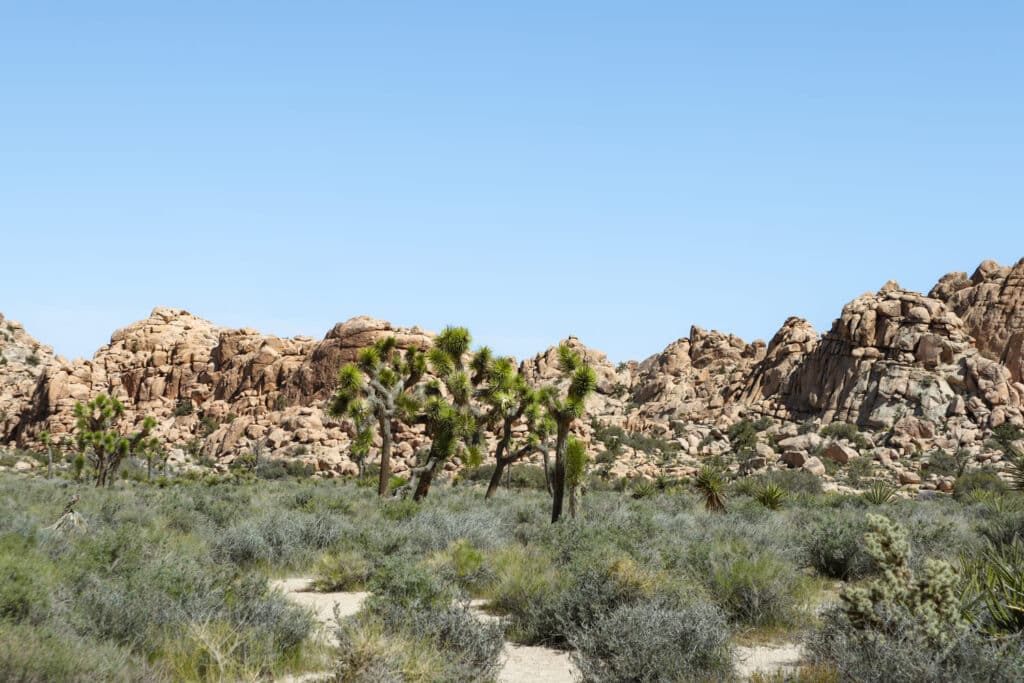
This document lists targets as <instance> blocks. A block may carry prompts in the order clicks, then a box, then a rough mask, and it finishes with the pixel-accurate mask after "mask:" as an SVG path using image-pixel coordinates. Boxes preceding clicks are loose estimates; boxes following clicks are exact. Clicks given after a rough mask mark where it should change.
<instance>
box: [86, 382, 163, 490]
mask: <svg viewBox="0 0 1024 683" xmlns="http://www.w3.org/2000/svg"><path fill="white" fill-rule="evenodd" d="M74 416H75V426H76V434H75V440H76V444H77V446H78V449H79V450H80V451H81V452H82V453H83V454H84V455H85V456H86V457H87V458H88V459H89V463H90V464H91V465H92V468H93V471H94V472H95V473H96V486H97V487H103V486H106V485H108V484H110V483H111V482H112V481H113V480H114V478H115V477H116V475H117V470H118V468H119V467H120V466H121V462H122V461H123V460H124V459H125V458H126V457H128V456H129V455H136V454H141V453H145V452H147V451H150V450H155V449H156V448H157V447H158V446H159V443H158V442H157V441H156V440H155V439H153V438H152V437H151V436H150V434H151V433H152V431H153V429H154V428H155V427H156V420H154V419H153V418H152V417H146V418H144V419H143V420H142V425H141V429H140V430H139V431H137V432H134V433H131V434H123V433H122V432H121V431H120V430H119V429H118V428H117V423H118V421H120V420H121V418H122V417H124V405H123V404H122V403H121V402H120V401H118V400H117V399H116V398H114V397H113V396H109V395H107V394H100V395H99V396H97V397H96V398H94V399H92V400H91V401H89V402H87V403H82V402H80V401H79V402H77V403H75V407H74Z"/></svg>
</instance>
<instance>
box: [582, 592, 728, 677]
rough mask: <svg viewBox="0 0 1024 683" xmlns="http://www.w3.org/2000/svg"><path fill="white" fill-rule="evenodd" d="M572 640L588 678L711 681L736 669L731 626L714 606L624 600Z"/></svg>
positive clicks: (585, 675)
mask: <svg viewBox="0 0 1024 683" xmlns="http://www.w3.org/2000/svg"><path fill="white" fill-rule="evenodd" d="M570 640H571V644H572V645H573V647H574V648H575V649H576V652H575V653H574V655H573V659H574V660H575V662H576V664H577V666H578V667H579V670H580V674H581V675H582V676H583V679H584V680H586V681H666V682H668V681H672V682H675V681H712V680H728V679H729V677H730V674H731V673H732V663H731V659H730V646H729V629H728V627H727V625H726V622H725V619H724V617H723V616H722V614H721V612H720V611H718V610H717V609H716V608H715V607H714V606H713V605H708V604H696V605H692V606H687V607H681V606H680V607H675V608H666V607H663V606H661V605H659V604H651V603H642V604H637V605H626V606H622V607H619V608H617V609H614V610H613V611H611V612H608V613H606V614H603V615H601V616H600V617H599V618H598V619H597V620H596V621H595V622H593V623H591V624H589V625H588V626H587V627H585V628H582V629H579V630H576V631H574V632H573V634H572V636H571V639H570Z"/></svg>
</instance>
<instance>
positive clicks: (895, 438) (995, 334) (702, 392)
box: [0, 260, 1024, 488]
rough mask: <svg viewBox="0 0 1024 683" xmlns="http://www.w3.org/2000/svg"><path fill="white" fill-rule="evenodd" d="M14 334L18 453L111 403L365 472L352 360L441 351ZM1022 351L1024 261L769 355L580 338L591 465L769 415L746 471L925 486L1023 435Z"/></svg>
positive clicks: (626, 460) (341, 331)
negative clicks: (613, 445)
mask: <svg viewBox="0 0 1024 683" xmlns="http://www.w3.org/2000/svg"><path fill="white" fill-rule="evenodd" d="M0 331H2V333H3V336H2V337H0V351H2V354H3V355H2V357H3V359H4V360H5V361H6V362H5V363H3V364H0V411H3V412H2V413H0V415H3V416H5V417H4V421H0V443H2V442H12V443H17V444H18V445H21V446H24V447H31V446H33V445H37V440H38V436H39V434H40V433H41V432H42V431H43V430H47V431H49V432H50V433H51V434H53V435H54V438H55V440H57V441H59V440H60V439H62V438H66V437H68V436H69V435H70V434H71V431H72V429H73V426H74V420H73V417H72V408H73V406H74V403H75V402H76V401H80V400H86V399H88V398H90V397H92V396H95V395H96V394H98V393H103V392H106V393H111V394H112V395H114V396H117V397H118V398H120V399H121V400H122V402H124V403H125V405H126V406H127V409H128V410H127V413H126V417H125V425H124V427H125V428H127V429H130V428H132V427H134V426H135V425H137V424H138V423H139V422H140V421H141V419H142V418H143V417H144V416H146V415H152V416H154V417H156V418H157V419H158V421H159V427H158V430H157V434H158V436H160V437H161V438H163V439H164V440H165V441H166V442H167V443H168V444H170V445H171V446H173V447H175V448H176V449H177V450H176V457H177V458H179V459H183V458H184V455H183V454H184V452H186V451H187V452H189V453H190V454H191V456H192V459H193V460H194V459H198V458H208V459H209V460H210V461H212V462H214V463H215V465H216V466H217V467H219V468H223V467H226V466H227V465H228V464H229V463H230V462H231V461H232V460H233V459H234V458H235V457H237V456H238V455H239V454H241V453H243V452H251V451H253V450H256V449H258V450H261V451H263V452H265V453H268V454H271V455H276V456H283V457H291V458H301V459H303V460H305V461H306V462H307V463H308V464H310V465H311V466H312V468H313V469H315V470H316V471H317V472H318V473H319V474H320V476H340V475H345V474H351V473H352V472H354V470H355V466H354V464H353V463H352V462H350V461H349V459H348V455H347V453H348V445H349V439H350V436H351V434H350V432H349V429H350V428H349V426H348V425H346V424H343V423H336V422H333V421H331V420H330V419H328V418H327V416H326V415H325V413H324V403H325V400H326V398H327V397H328V396H329V394H330V392H331V389H332V384H333V381H334V377H335V374H336V372H337V370H338V368H339V367H340V366H341V365H342V364H344V363H345V362H348V361H351V360H354V358H355V356H356V354H357V353H358V351H359V349H361V348H364V347H366V346H368V345H370V344H372V343H373V342H374V341H375V340H376V339H379V338H380V337H382V336H386V335H395V336H396V337H397V338H398V341H399V346H400V347H402V348H408V347H417V348H425V347H427V346H428V345H429V344H430V342H431V339H432V335H431V333H429V332H427V331H424V330H422V329H419V328H393V327H392V326H391V324H390V323H387V322H384V321H379V320H374V319H372V318H368V317H359V318H354V319H351V320H348V321H346V322H343V323H339V324H338V325H336V326H335V327H334V328H332V329H331V330H330V331H329V332H328V333H327V335H326V336H325V337H324V338H323V339H322V340H319V341H317V340H315V339H313V338H310V337H292V338H281V337H276V336H273V335H266V334H262V333H260V332H258V331H256V330H252V329H227V328H222V327H218V326H216V325H214V324H213V323H210V322H208V321H206V320H203V319H201V318H198V317H196V316H193V315H192V314H190V313H188V312H186V311H182V310H180V309H173V308H156V309H154V310H153V312H152V313H151V314H150V316H149V317H148V318H146V319H145V320H141V321H139V322H136V323H133V324H132V325H129V326H128V327H125V328H123V329H121V330H118V331H116V332H115V333H114V334H113V335H112V336H111V341H110V343H109V344H107V345H105V346H103V347H101V348H100V349H99V350H98V351H97V352H96V354H95V355H94V356H93V358H92V359H90V360H75V361H67V360H66V359H63V358H59V357H54V356H53V354H52V351H50V349H48V348H47V347H43V346H41V345H40V344H39V343H38V342H36V341H35V340H33V339H32V338H31V337H29V336H28V335H27V334H25V332H24V330H23V329H22V328H21V326H20V325H17V324H16V323H10V321H4V320H3V318H2V317H0ZM1022 342H1024V260H1022V261H1021V262H1019V263H1017V264H1016V265H1015V266H1013V267H1002V266H999V265H998V264H995V263H994V262H990V261H986V262H984V263H982V264H981V266H979V268H978V269H977V270H976V271H975V273H974V274H973V275H972V276H971V277H970V278H968V277H967V276H966V274H964V273H951V274H949V275H946V276H944V277H943V278H942V279H941V280H940V281H939V283H938V284H937V285H936V286H935V287H934V288H933V289H932V291H931V292H930V293H929V295H927V296H925V295H923V294H921V293H917V292H913V291H909V290H905V289H903V288H901V287H899V285H898V284H896V283H895V282H889V283H887V284H886V285H885V286H884V287H883V288H882V289H880V290H879V291H878V292H874V293H868V294H864V295H862V296H860V297H858V298H857V299H855V300H853V301H851V302H850V303H848V304H847V305H846V306H844V307H843V309H842V312H841V314H840V316H839V318H837V319H836V321H835V322H834V323H833V325H832V327H831V329H830V330H829V331H828V332H826V333H825V334H823V335H819V334H818V333H817V332H816V331H815V330H814V328H813V327H812V326H811V325H810V324H809V323H807V322H806V321H804V320H802V319H799V318H790V319H789V320H787V321H786V322H785V323H784V324H783V326H782V327H781V329H780V330H779V331H778V332H777V333H776V334H775V335H774V337H773V338H772V340H771V341H770V342H769V343H768V344H767V345H765V344H764V342H762V341H760V340H757V341H754V342H751V343H747V342H745V341H743V340H742V339H739V338H738V337H735V336H733V335H729V334H724V333H721V332H717V331H705V330H703V329H701V328H699V327H693V328H691V330H690V335H689V337H686V338H682V339H679V340H677V341H675V342H673V343H671V344H670V345H669V346H668V347H666V349H665V350H664V351H662V352H660V353H658V354H655V355H653V356H651V357H650V358H648V359H646V360H644V361H642V362H634V361H631V362H628V363H621V364H619V365H614V364H612V363H611V362H610V361H609V360H608V358H607V357H606V356H605V355H604V354H603V353H601V352H599V351H596V350H594V349H589V348H587V347H586V346H585V345H583V343H582V342H580V340H578V339H576V338H570V339H568V340H567V343H569V344H570V345H571V346H573V347H574V348H575V349H576V350H578V351H579V352H580V353H581V354H582V355H583V356H584V357H585V358H586V359H587V361H588V362H589V363H591V365H592V366H593V367H594V368H595V369H596V371H597V374H598V387H597V391H596V393H595V394H594V396H593V397H592V398H591V399H590V402H589V404H588V418H590V419H591V422H588V423H582V422H581V423H580V425H579V426H578V430H577V431H578V432H579V435H580V436H581V437H583V438H584V439H586V440H587V441H588V442H589V443H590V447H591V451H592V454H594V455H597V454H598V453H600V452H603V451H605V449H606V447H608V444H607V443H603V442H602V441H601V438H604V437H603V436H601V435H600V434H598V433H597V431H595V427H599V428H602V429H603V428H608V427H611V428H618V429H621V430H623V433H625V434H636V435H640V436H642V437H643V439H644V440H636V439H633V440H632V442H631V443H629V444H626V445H624V446H622V445H620V446H619V447H618V448H617V450H616V452H615V462H613V463H610V466H609V467H607V471H608V473H609V474H611V475H613V476H635V475H642V476H652V477H653V476H655V475H657V474H659V473H668V474H670V475H680V474H682V475H685V474H689V473H691V472H692V471H693V470H694V469H695V468H696V467H697V466H698V465H699V463H700V460H701V458H703V457H704V456H708V455H718V454H725V453H729V452H732V451H735V450H737V449H736V447H735V446H736V444H733V443H732V442H731V441H732V439H735V438H736V435H735V434H733V435H732V437H730V427H732V426H734V425H736V424H737V423H739V422H740V421H741V420H748V421H753V420H757V421H758V423H759V424H760V425H761V426H760V430H759V431H760V433H759V435H758V436H757V439H756V444H754V446H753V447H750V446H749V444H748V447H747V450H748V451H749V452H744V453H743V454H742V457H743V459H744V462H742V463H740V462H736V463H734V464H733V467H743V468H745V469H747V470H750V469H758V468H763V467H768V468H772V467H802V468H804V469H808V470H810V471H814V472H816V473H822V472H824V470H825V466H824V465H823V464H822V458H824V459H825V460H826V461H828V460H832V461H834V462H841V463H844V464H845V463H848V462H849V461H850V460H851V459H853V458H856V457H859V456H863V455H869V456H871V457H872V458H873V459H874V460H875V461H877V462H878V463H879V464H880V466H883V467H885V468H887V469H889V470H890V471H892V472H893V473H894V476H896V477H898V478H899V480H900V481H901V482H903V480H904V479H906V480H908V482H909V484H910V485H916V483H917V482H914V481H913V480H914V479H915V477H916V478H917V479H918V481H920V476H917V474H916V471H915V467H917V468H918V469H919V468H920V463H917V464H916V465H915V464H914V463H911V462H909V461H907V458H908V457H910V456H911V455H912V454H914V453H920V452H923V451H927V450H928V449H931V448H935V447H941V448H968V449H973V451H974V452H975V454H976V455H977V457H978V458H979V459H985V458H989V459H991V458H992V457H997V456H996V455H994V454H992V453H990V452H987V450H986V446H985V440H986V438H987V437H988V435H989V434H990V433H991V430H992V429H994V428H997V427H999V426H1000V425H1002V424H1006V423H1009V424H1014V425H1022V424H1024V415H1022V405H1021V404H1022V399H1024V384H1022V383H1021V370H1022V368H1021V362H1022V359H1021V356H1022ZM30 357H31V358H33V359H34V361H32V362H31V363H30V362H29V358H30ZM521 372H522V373H523V374H524V376H525V377H526V378H527V379H528V380H529V381H531V382H533V383H535V384H539V383H544V382H549V381H552V380H555V379H556V378H557V377H558V371H557V354H556V352H555V349H554V347H552V348H550V349H548V350H547V351H545V352H543V353H540V354H538V355H537V356H534V357H533V358H529V359H526V360H524V361H523V362H522V363H521ZM835 422H843V423H849V424H851V425H855V426H856V427H857V428H859V429H860V430H862V431H863V433H864V434H863V437H861V442H860V443H858V444H856V445H855V444H852V443H850V442H849V441H848V440H846V441H844V440H842V439H823V438H821V437H818V435H817V434H814V433H811V434H808V433H807V430H808V427H807V425H812V426H813V428H814V429H818V428H820V427H822V426H824V425H828V424H829V423H835ZM598 437H601V438H598ZM423 443H424V437H423V435H422V431H421V430H419V429H415V428H403V429H401V430H400V431H399V432H398V434H397V439H396V453H395V459H396V463H395V464H396V471H397V472H398V473H402V472H403V471H405V470H406V469H408V467H409V466H410V465H411V464H412V463H411V461H412V458H413V455H414V453H415V451H416V449H417V448H419V447H420V446H422V445H423ZM459 466H460V463H458V462H454V463H450V464H449V468H450V469H456V468H458V467H459ZM908 482H903V483H908ZM924 484H925V485H928V482H924ZM935 487H936V488H941V487H940V486H938V484H936V486H935Z"/></svg>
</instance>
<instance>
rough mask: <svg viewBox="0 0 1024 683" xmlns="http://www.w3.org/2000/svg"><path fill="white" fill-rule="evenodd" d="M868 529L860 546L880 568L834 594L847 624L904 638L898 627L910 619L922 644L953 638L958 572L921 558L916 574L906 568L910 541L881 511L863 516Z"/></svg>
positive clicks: (960, 619)
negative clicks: (876, 574) (874, 574)
mask: <svg viewBox="0 0 1024 683" xmlns="http://www.w3.org/2000/svg"><path fill="white" fill-rule="evenodd" d="M867 522H868V527H869V529H870V531H868V533H866V534H865V535H864V546H865V551H866V552H867V554H868V556H869V557H871V559H873V560H874V561H875V563H876V564H877V565H878V568H879V569H880V570H881V576H880V577H879V578H877V579H873V580H871V581H869V582H867V583H866V584H857V585H851V586H847V587H846V588H844V590H843V591H842V592H841V593H840V596H839V597H840V600H841V604H842V609H843V611H844V613H845V614H846V617H847V619H848V620H849V623H850V624H851V625H852V626H853V628H855V629H857V630H860V631H863V632H864V633H866V634H868V635H869V637H871V638H880V639H884V638H886V637H889V636H894V635H895V634H896V633H897V632H899V633H900V637H903V638H905V637H908V636H907V633H906V632H905V631H904V628H905V626H906V625H907V624H913V625H914V628H915V637H917V638H920V639H921V640H922V641H923V644H925V645H927V646H928V647H933V648H934V647H940V648H941V647H942V646H943V645H944V644H946V643H950V642H954V641H955V640H956V639H957V638H958V637H959V636H960V635H962V634H963V632H964V630H965V629H966V628H967V621H966V620H965V619H964V616H963V613H962V610H961V604H960V598H959V596H958V593H957V584H958V580H957V579H958V577H957V575H956V574H955V573H954V571H953V567H952V566H951V565H950V564H949V563H948V562H945V561H942V560H935V559H928V560H925V562H924V566H923V569H922V570H921V571H920V573H919V575H916V576H915V573H914V572H913V570H912V569H911V568H910V544H909V543H908V541H907V534H906V532H905V531H904V530H903V528H902V527H900V526H899V525H898V524H896V523H895V522H893V521H892V520H890V519H889V518H887V517H883V516H881V515H868V516H867Z"/></svg>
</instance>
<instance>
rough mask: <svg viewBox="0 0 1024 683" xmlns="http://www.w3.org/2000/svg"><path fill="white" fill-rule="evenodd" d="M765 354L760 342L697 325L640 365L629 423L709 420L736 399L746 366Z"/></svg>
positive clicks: (644, 426)
mask: <svg viewBox="0 0 1024 683" xmlns="http://www.w3.org/2000/svg"><path fill="white" fill-rule="evenodd" d="M764 356H765V345H764V342H762V341H760V340H758V341H755V342H753V343H751V344H748V343H746V342H744V341H743V340H742V339H740V338H739V337H736V336H734V335H730V334H723V333H721V332H716V331H714V330H712V331H710V332H706V331H705V330H703V329H701V328H699V327H693V328H691V329H690V337H689V338H688V339H680V340H678V341H676V342H674V343H672V344H670V345H669V346H668V347H667V348H666V349H665V350H664V351H662V352H661V353H659V354H657V355H654V356H651V357H650V358H648V359H647V360H645V361H644V362H643V363H641V364H640V366H639V368H638V369H637V372H636V379H635V381H634V386H633V392H632V401H633V403H635V404H636V405H638V406H639V409H638V411H637V419H636V420H634V421H633V424H635V426H636V427H637V428H639V429H649V428H650V427H651V426H652V425H656V424H658V423H667V422H672V421H680V420H681V421H691V420H714V418H715V417H717V416H718V415H720V414H721V413H722V411H723V409H725V408H726V407H727V406H728V405H730V404H732V403H733V402H735V399H736V397H737V396H738V395H739V393H740V391H741V390H742V388H743V386H744V381H745V378H746V377H747V375H748V374H749V372H750V370H751V368H752V367H753V366H754V365H755V364H756V363H758V362H759V361H761V360H762V359H763V358H764Z"/></svg>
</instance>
